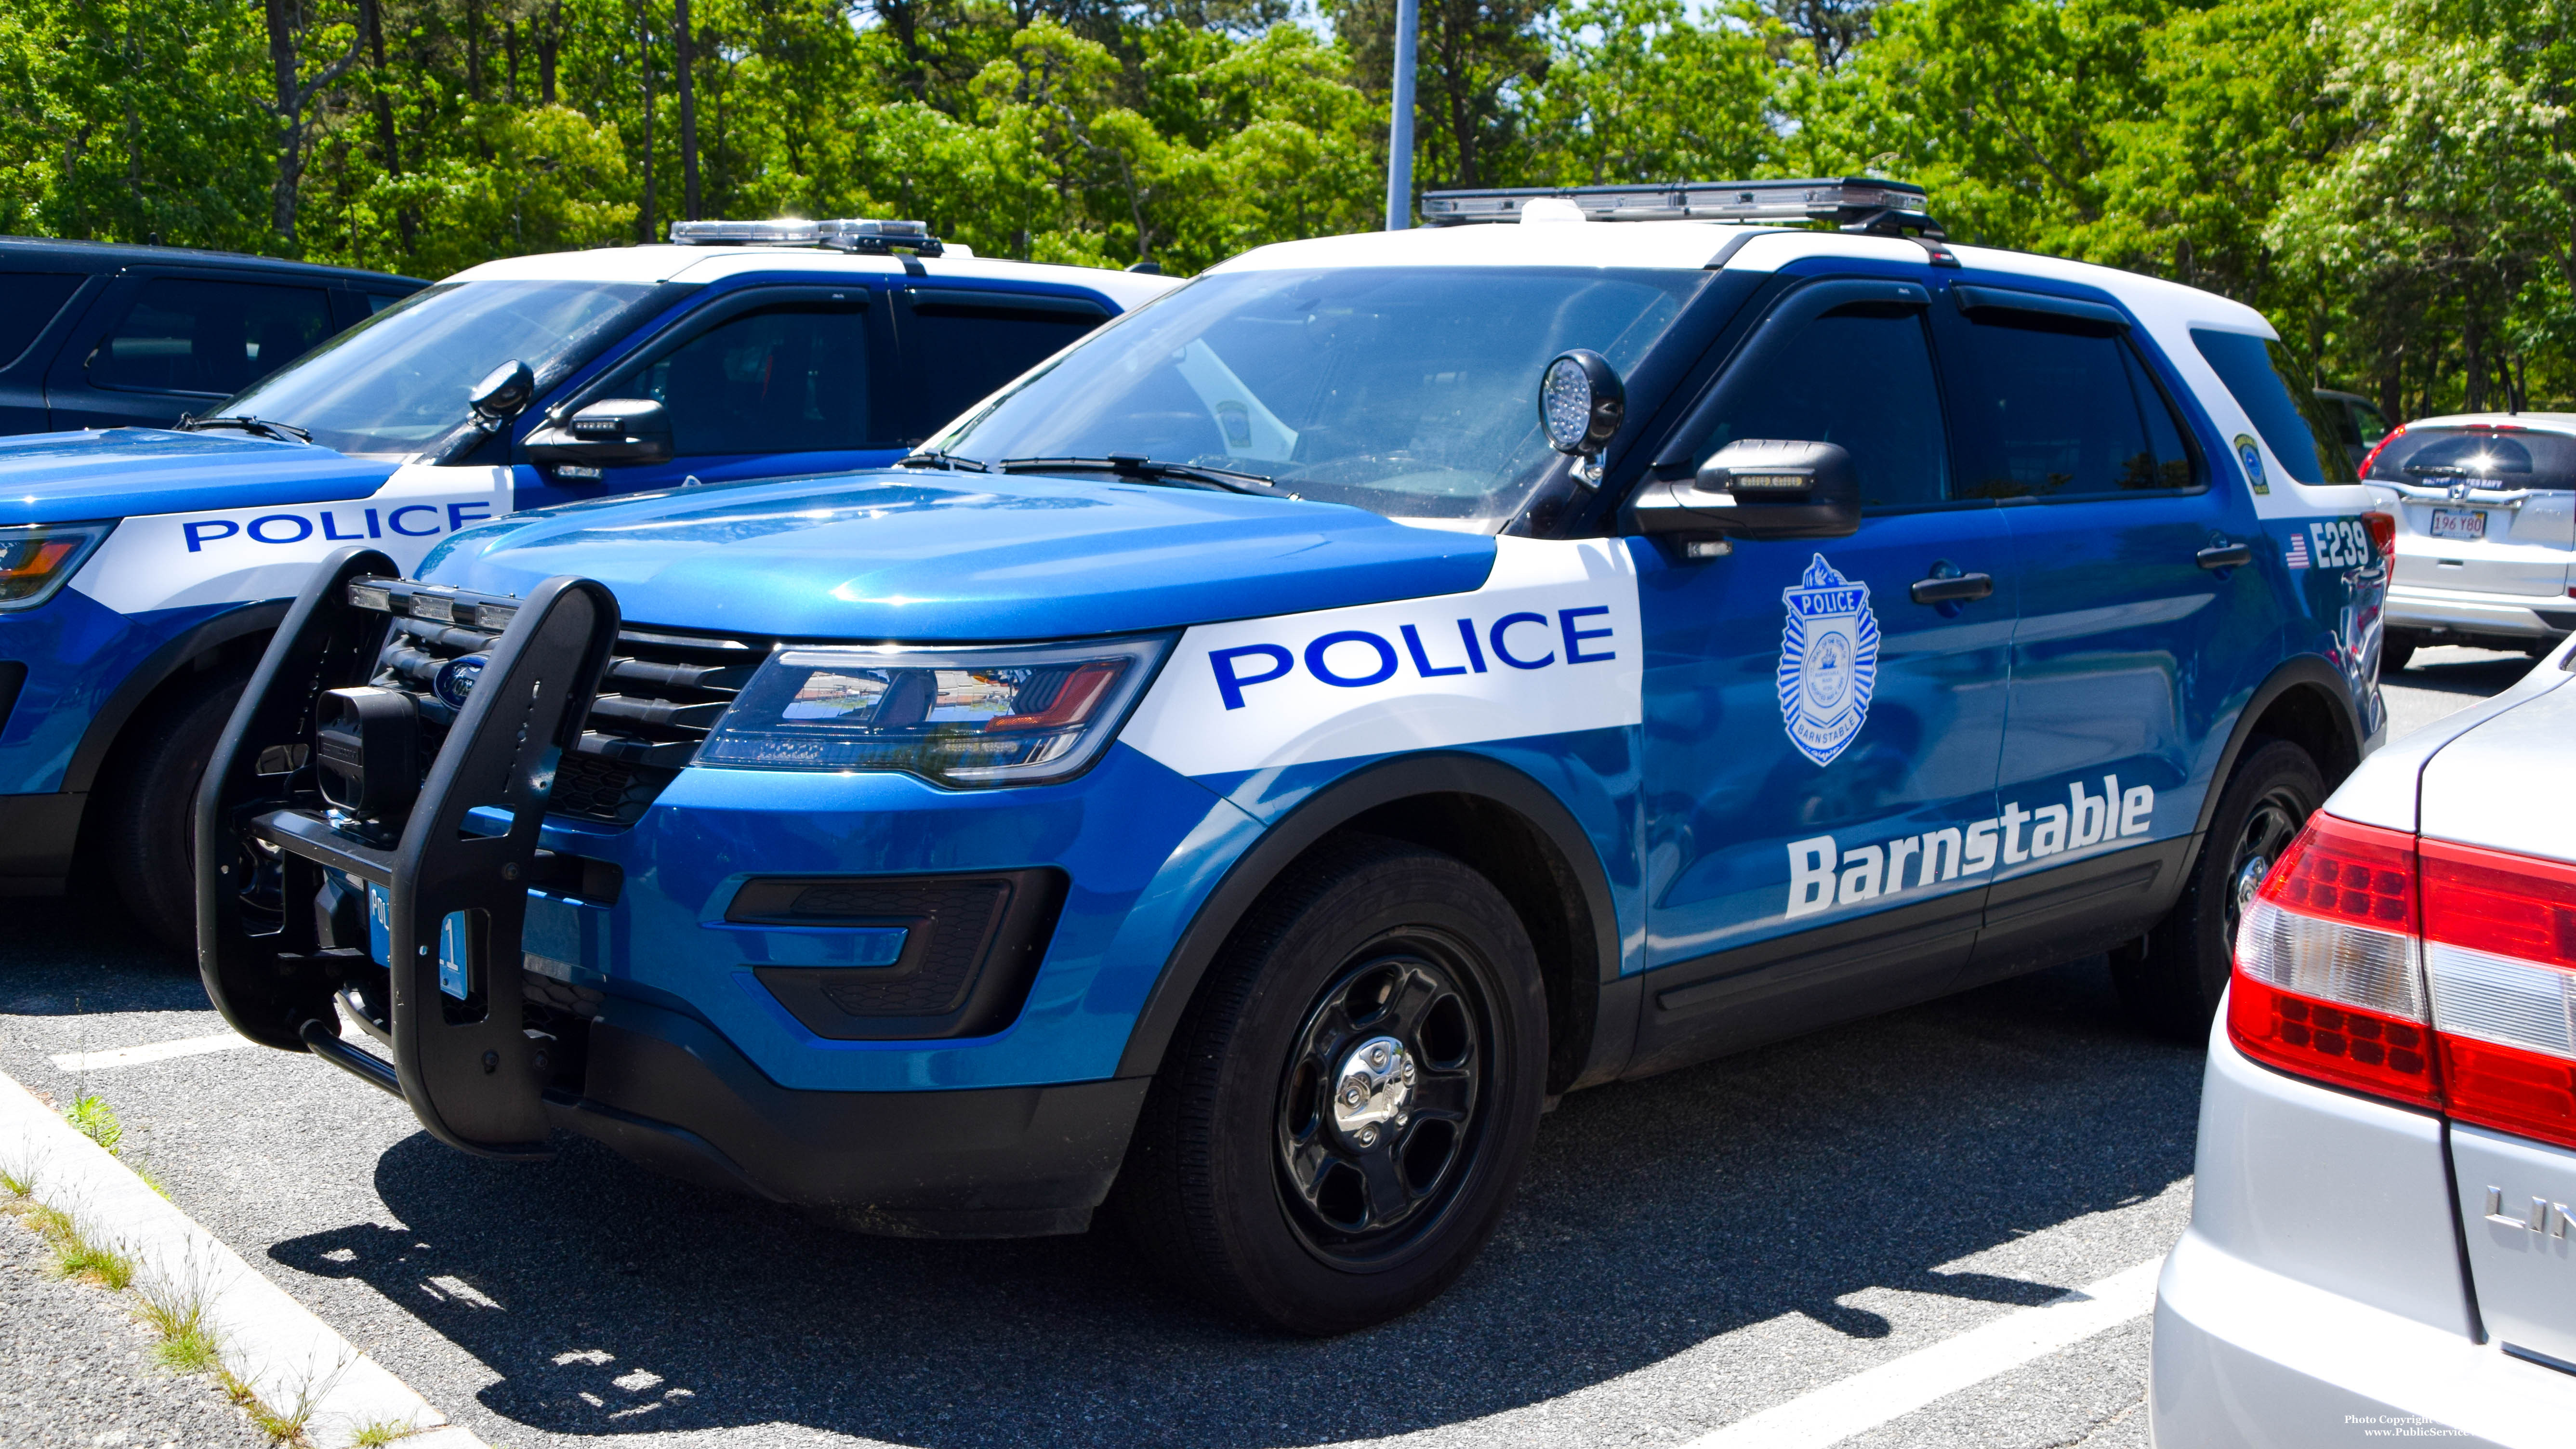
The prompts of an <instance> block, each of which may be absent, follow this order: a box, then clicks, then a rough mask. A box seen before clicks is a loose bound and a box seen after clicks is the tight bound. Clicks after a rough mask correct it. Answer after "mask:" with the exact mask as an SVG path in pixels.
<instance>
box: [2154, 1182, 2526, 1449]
mask: <svg viewBox="0 0 2576 1449" xmlns="http://www.w3.org/2000/svg"><path fill="white" fill-rule="evenodd" d="M2148 1403H2149V1410H2148V1412H2149V1415H2150V1419H2149V1422H2150V1432H2151V1437H2152V1439H2153V1440H2154V1442H2155V1443H2156V1445H2158V1446H2159V1449H2229V1446H2237V1445H2243V1446H2248V1449H2254V1446H2262V1449H2274V1446H2290V1445H2299V1446H2307V1445H2324V1444H2345V1443H2351V1444H2366V1443H2378V1442H2386V1441H2391V1440H2395V1441H2404V1440H2408V1439H2422V1440H2431V1441H2434V1442H2439V1443H2445V1444H2475V1445H2493V1446H2497V1449H2540V1446H2543V1445H2558V1444H2564V1443H2565V1442H2567V1424H2568V1423H2569V1421H2570V1419H2571V1417H2576V1375H2569V1374H2564V1373H2560V1372H2558V1371H2557V1370H2555V1369H2549V1368H2543V1367H2541V1366H2539V1365H2537V1364H2531V1363H2525V1362H2522V1361H2521V1360H2518V1359H2512V1358H2507V1357H2506V1356H2505V1355H2504V1353H2503V1352H2502V1351H2501V1350H2499V1349H2498V1348H2496V1347H2495V1346H2494V1345H2493V1344H2479V1343H2475V1342H2472V1341H2470V1340H2469V1339H2468V1338H2466V1337H2464V1336H2462V1335H2460V1334H2456V1333H2452V1332H2449V1331H2447V1330H2445V1329H2441V1328H2436V1327H2434V1326H2432V1325H2430V1324H2426V1323H2421V1322H2418V1321H2416V1320H2415V1319H2412V1318H2409V1317H2406V1316H2405V1315H2403V1314H2398V1313H2391V1312H2388V1311H2387V1310H2385V1309H2381V1308H2376V1307H2373V1306H2371V1305H2369V1304H2367V1303H2361V1302H2358V1301H2356V1300H2354V1299H2351V1298H2348V1297H2345V1296H2343V1295H2342V1294H2339V1293H2333V1292H2329V1291H2327V1290H2325V1289H2321V1288H2318V1287H2315V1286H2314V1285H2311V1284H2307V1283H2302V1282H2300V1281H2298V1280H2296V1279H2293V1278H2288V1277H2285V1276H2283V1275H2281V1274H2278V1273H2274V1272H2271V1271H2268V1270H2266V1269H2264V1268H2261V1267H2258V1266H2257V1265H2255V1264H2253V1263H2249V1262H2246V1261H2244V1260H2243V1259H2241V1258H2237V1257H2234V1256H2232V1255H2230V1254H2228V1253H2227V1252H2225V1251H2224V1250H2222V1249H2220V1248H2219V1247H2217V1246H2216V1245H2214V1244H2213V1243H2211V1242H2210V1241H2209V1240H2208V1239H2207V1238H2205V1237H2203V1236H2202V1235H2201V1234H2200V1233H2199V1232H2197V1231H2194V1232H2190V1233H2186V1234H2184V1236H2183V1240H2182V1242H2181V1243H2180V1244H2178V1245H2177V1246H2176V1247H2175V1248H2174V1251H2173V1255H2172V1256H2171V1257H2169V1258H2167V1259H2166V1260H2165V1269H2164V1275H2163V1277H2162V1279H2161V1280H2160V1282H2159V1283H2158V1285H2157V1290H2156V1326H2155V1350H2154V1368H2153V1371H2152V1385H2151V1388H2150V1391H2149V1400H2148Z"/></svg>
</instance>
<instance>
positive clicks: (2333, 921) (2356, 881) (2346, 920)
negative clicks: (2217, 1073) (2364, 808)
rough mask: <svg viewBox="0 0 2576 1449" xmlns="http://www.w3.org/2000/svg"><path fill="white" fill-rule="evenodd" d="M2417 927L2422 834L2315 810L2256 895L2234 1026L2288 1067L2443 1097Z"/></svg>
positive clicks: (2266, 1057) (2231, 1017)
mask: <svg viewBox="0 0 2576 1449" xmlns="http://www.w3.org/2000/svg"><path fill="white" fill-rule="evenodd" d="M2416 925H2417V913H2416V908H2415V838H2414V837H2413V836H2411V835H2406V834H2402V833H2400V832H2397V831H2393V830H2381V829H2378V828H2376V827H2373V826H2368V825H2356V824H2353V823H2352V822H2350V821H2347V820H2338V819H2336V818H2334V817H2333V816H2331V815H2324V814H2319V815H2316V816H2314V817H2312V818H2311V819H2310V820H2309V822H2308V826H2307V828H2306V829H2305V830H2303V831H2301V832H2300V833H2299V838H2298V839H2297V840H2294V841H2292V842H2291V843H2290V848H2289V849H2288V850H2286V851H2284V852H2283V853H2282V855H2281V859H2280V860H2279V861H2278V862H2277V863H2275V864H2274V865H2273V867H2272V870H2271V873H2270V874H2269V875H2267V876H2265V877H2264V878H2263V884H2262V887H2261V889H2259V890H2258V891H2256V893H2255V896H2254V899H2253V900H2252V901H2249V902H2247V903H2246V907H2245V917H2244V920H2243V922H2242V923H2241V924H2240V925H2239V926H2238V928H2237V933H2236V975H2235V981H2234V989H2233V990H2232V991H2230V992H2229V993H2228V1007H2227V1031H2228V1035H2229V1036H2230V1037H2232V1038H2233V1039H2234V1040H2235V1042H2236V1045H2237V1048H2238V1050H2240V1051H2243V1052H2244V1053H2245V1054H2246V1055H2247V1056H2250V1057H2253V1058H2254V1059H2256V1060H2257V1061H2262V1062H2267V1063H2270V1064H2271V1065H2273V1066H2276V1067H2279V1068H2281V1069H2282V1070H2284V1071H2289V1072H2295V1073H2297V1074H2299V1075H2301V1076H2307V1077H2318V1078H2322V1079H2324V1080H2326V1081H2330V1082H2334V1083H2336V1084H2338V1085H2341V1086H2347V1087H2352V1088H2355V1089H2357V1090H2359V1091H2364V1092H2368V1093H2371V1094H2373V1095H2374V1096H2385V1097H2394V1098H2397V1099H2399V1100H2401V1101H2405V1102H2411V1103H2414V1104H2415V1105H2417V1106H2425V1107H2435V1106H2439V1105H2440V1104H2441V1092H2440V1087H2439V1083H2438V1082H2437V1081H2436V1079H2435V1077H2434V1065H2433V1047H2432V1041H2431V1036H2432V1033H2431V1031H2430V1029H2429V1025H2428V1022H2427V1013H2426V1011H2425V1002H2424V988H2423V980H2424V976H2423V969H2422V964H2421V962H2422V957H2421V954H2420V952H2419V949H2418V943H2417V941H2416Z"/></svg>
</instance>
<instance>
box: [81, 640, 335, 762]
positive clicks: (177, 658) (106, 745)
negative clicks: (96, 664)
mask: <svg viewBox="0 0 2576 1449" xmlns="http://www.w3.org/2000/svg"><path fill="white" fill-rule="evenodd" d="M287 603H288V601H287V600H284V599H272V600H269V601H267V602H265V603H258V604H245V605H243V606H242V607H240V608H238V609H228V610H226V611H224V612H223V613H220V614H217V615H216V616H214V617H213V618H211V619H206V620H203V621H201V622H199V623H197V624H196V625H194V626H193V627H191V628H189V629H187V630H185V631H183V632H181V633H179V634H177V635H175V636H173V637H171V638H170V639H168V640H165V641H164V642H163V643H162V645H161V647H160V648H158V649H155V650H153V651H152V652H151V653H150V654H148V655H145V656H144V659H143V662H142V663H141V664H139V665H136V666H135V667H134V669H133V670H132V671H131V672H129V673H128V674H127V675H126V676H125V678H124V679H122V680H120V681H118V683H117V686H116V688H115V689H113V690H111V691H109V693H108V696H107V699H106V701H105V702H104V703H102V704H101V705H100V706H99V709H98V713H97V715H95V716H94V717H92V718H91V720H90V722H89V728H88V729H86V730H84V731H83V732H82V733H81V742H80V745H79V747H78V748H77V749H74V750H73V751H72V758H71V763H70V764H69V765H68V766H66V767H65V768H64V771H63V784H62V788H63V790H64V791H65V792H67V793H72V794H84V793H87V792H88V791H89V790H91V789H92V788H94V787H95V786H96V785H97V783H98V776H99V771H100V770H101V769H102V768H103V767H104V766H105V765H106V764H107V762H108V760H109V759H110V758H111V757H112V756H113V755H114V754H115V753H116V747H117V746H118V745H119V744H120V743H122V742H123V740H124V738H125V732H126V730H127V728H128V727H129V726H131V725H132V724H133V723H134V722H135V720H136V719H137V718H138V717H140V716H142V715H143V712H144V706H145V705H147V704H148V703H150V702H151V701H152V699H153V698H154V697H155V696H156V695H159V694H160V693H162V691H164V690H166V689H170V688H173V687H184V686H185V685H186V684H187V682H188V681H189V680H190V679H192V678H194V677H195V676H196V675H198V674H200V673H202V672H204V671H206V670H209V669H219V668H223V667H225V666H226V665H230V664H241V665H245V666H247V665H250V664H254V663H257V662H258V660H259V656H260V653H261V651H262V650H264V649H266V648H267V647H268V636H269V635H271V634H274V633H276V632H277V626H278V624H279V622H280V621H282V620H284V619H285V618H286V608H287Z"/></svg>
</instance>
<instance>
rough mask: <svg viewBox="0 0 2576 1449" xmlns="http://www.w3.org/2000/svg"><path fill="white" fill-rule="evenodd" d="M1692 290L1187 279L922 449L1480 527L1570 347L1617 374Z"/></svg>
mask: <svg viewBox="0 0 2576 1449" xmlns="http://www.w3.org/2000/svg"><path fill="white" fill-rule="evenodd" d="M1704 280H1705V274H1703V273H1700V272H1675V271H1613V270H1608V269H1605V268H1598V267H1564V268H1548V269H1535V268H1533V269H1515V270H1511V271H1503V270H1499V269H1496V268H1492V267H1456V268H1426V267H1378V268H1358V267H1354V268H1347V269H1336V270H1320V271H1316V270H1309V271H1251V272H1231V273H1218V274H1216V275H1213V276H1208V277H1202V278H1200V279H1199V280H1198V281H1195V282H1192V283H1191V284H1190V285H1188V286H1187V287H1184V288H1182V289H1181V290H1179V291H1177V292H1174V293H1172V294H1170V295H1169V296H1167V297H1165V298H1163V299H1161V300H1160V301H1157V302H1156V303H1154V304H1153V305H1152V306H1149V307H1146V308H1143V309H1141V310H1139V311H1137V312H1135V313H1132V314H1130V315H1129V316H1127V317H1125V318H1122V319H1120V320H1119V321H1117V322H1115V323H1112V324H1111V325H1110V326H1108V327H1105V328H1103V329H1101V330H1100V331H1099V332H1096V333H1094V334H1093V335H1092V336H1091V337H1090V338H1089V339H1088V340H1086V341H1084V342H1082V343H1080V344H1079V345H1077V346H1075V347H1073V348H1072V349H1070V350H1068V351H1066V352H1064V353H1061V354H1059V355H1058V356H1057V357H1056V358H1055V360H1054V361H1053V362H1051V363H1049V364H1048V365H1046V366H1045V367H1043V368H1041V369H1039V370H1038V371H1036V372H1033V373H1030V374H1029V375H1027V376H1025V377H1023V378H1021V379H1020V380H1019V382H1017V383H1016V384H1014V385H1013V386H1011V387H1010V388H1007V389H1005V390H1004V391H1003V392H1001V393H1000V394H997V395H996V396H995V398H994V399H993V400H992V401H990V402H988V403H987V404H986V405H985V406H984V407H983V408H982V409H981V410H980V411H977V412H974V413H970V414H968V415H967V416H966V417H964V418H961V419H959V420H958V421H957V422H955V423H952V424H950V425H949V428H948V430H947V432H946V433H945V434H944V435H943V436H941V437H938V438H934V439H932V440H931V442H930V444H929V445H928V446H930V447H932V448H934V449H937V450H939V451H942V452H945V453H948V454H950V455H952V456H955V457H960V458H971V459H974V460H977V461H979V462H984V463H988V464H989V463H1000V462H1004V461H1007V460H1009V459H1014V458H1099V457H1105V456H1107V455H1109V454H1112V453H1118V454H1138V455H1142V456H1144V457H1147V458H1151V459H1154V460H1156V461H1159V462H1170V463H1194V464H1198V465H1200V466H1203V467H1215V468H1226V469H1232V470H1234V471H1237V472H1243V473H1253V474H1258V475H1260V476H1262V477H1265V478H1269V479H1271V480H1273V481H1274V482H1276V483H1277V484H1278V485H1279V487H1280V488H1281V489H1282V490H1283V491H1286V492H1290V493H1294V494H1296V495H1298V496H1300V497H1304V498H1315V499H1323V500H1328V501H1331V502H1336V503H1351V504H1356V505H1358V506H1359V507H1362V508H1366V509H1370V510H1373V511H1375V512H1378V513H1382V514H1385V515H1387V516H1388V517H1391V518H1403V519H1414V520H1420V521H1429V522H1446V523H1448V524H1449V525H1450V526H1452V527H1462V526H1463V527H1476V528H1484V529H1491V528H1497V527H1500V526H1501V525H1502V524H1503V523H1505V522H1507V521H1509V520H1510V519H1511V518H1512V517H1514V516H1515V515H1516V514H1517V513H1518V512H1519V511H1520V508H1521V505H1522V504H1523V503H1524V502H1525V501H1526V500H1527V499H1528V497H1529V495H1530V493H1531V491H1532V490H1533V489H1535V488H1536V487H1537V486H1538V484H1539V483H1540V481H1541V480H1542V479H1543V478H1544V477H1545V476H1546V475H1547V473H1548V471H1549V470H1550V468H1551V467H1553V466H1555V465H1557V464H1558V463H1559V462H1560V461H1561V459H1560V457H1559V455H1558V454H1556V453H1554V452H1553V451H1551V450H1550V449H1549V448H1548V445H1547V442H1546V439H1545V438H1544V436H1543V435H1542V434H1541V433H1540V430H1539V415H1538V386H1539V374H1540V373H1541V372H1542V371H1543V370H1544V369H1545V368H1546V366H1547V364H1548V362H1549V360H1550V359H1552V358H1554V357H1555V356H1556V355H1557V354H1558V353H1560V352H1563V351H1565V350H1566V349H1567V348H1570V347H1589V348H1592V349H1593V350H1595V351H1597V352H1600V353H1601V354H1602V355H1604V356H1606V357H1608V358H1609V359H1610V363H1611V365H1612V366H1613V367H1616V368H1618V369H1619V370H1620V371H1621V372H1622V373H1626V372H1629V371H1631V370H1632V369H1633V368H1634V367H1635V366H1636V364H1637V361H1638V359H1639V358H1641V357H1643V356H1644V355H1645V352H1646V349H1647V348H1648V347H1649V346H1650V345H1651V344H1652V343H1653V342H1654V340H1655V339H1656V338H1657V337H1658V336H1660V335H1661V334H1662V332H1663V330H1664V329H1665V328H1666V327H1667V326H1668V325H1670V324H1671V322H1672V320H1673V318H1674V317H1675V315H1677V314H1678V313H1679V312H1680V311H1681V308H1682V304H1683V303H1684V302H1686V301H1687V300H1688V299H1689V297H1690V295H1691V293H1692V292H1693V291H1694V290H1695V289H1697V288H1698V287H1699V286H1700V285H1701V284H1702V282H1703V281H1704Z"/></svg>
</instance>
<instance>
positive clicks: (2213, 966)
mask: <svg viewBox="0 0 2576 1449" xmlns="http://www.w3.org/2000/svg"><path fill="white" fill-rule="evenodd" d="M2325 798H2326V782H2325V776H2324V775H2323V774H2321V773H2319V771H2318V770H2317V763H2316V761H2315V760H2313V759H2311V758H2309V756H2308V752H2307V751H2306V750H2303V749H2301V748H2299V747H2298V746H2297V745H2294V744H2291V743H2290V742H2289V741H2287V740H2274V739H2263V738H2260V737H2258V738H2256V739H2254V740H2251V741H2248V742H2247V745H2246V750H2245V756H2244V758H2243V759H2242V760H2240V761H2239V762H2238V763H2237V766H2236V772H2235V773H2234V774H2232V775H2230V776H2228V779H2227V789H2226V792H2225V793H2224V794H2222V795H2220V796H2219V799H2218V813H2217V815H2216V816H2215V817H2214V818H2212V819H2211V821H2210V822H2209V835H2208V837H2207V838H2206V839H2204V840H2203V841H2202V842H2201V847H2200V858H2199V859H2197V860H2195V861H2193V862H2192V866H2191V876H2190V879H2189V880H2187V881H2186V882H2185V883H2184V885H2183V892H2182V899H2181V900H2180V901H2178V902H2176V903H2175V904H2174V908H2173V910H2172V911H2171V912H2169V913H2167V915H2166V916H2165V918H2164V919H2163V920H2161V921H2159V922H2157V923H2156V926H2155V929H2154V930H2152V931H2150V932H2148V933H2147V946H2146V950H2145V951H2144V952H2142V953H2136V954H2130V953H2123V954H2120V955H2115V956H2114V957H2113V958H2112V963H2111V979H2112V981H2113V983H2114V984H2115V985H2117V986H2118V987H2119V991H2120V997H2121V1000H2123V1001H2124V1002H2126V1003H2127V1004H2128V1006H2129V1009H2130V1010H2131V1011H2133V1012H2135V1013H2136V1014H2137V1015H2138V1016H2139V1017H2140V1018H2141V1019H2143V1020H2144V1021H2146V1022H2147V1023H2148V1024H2149V1025H2150V1026H2153V1027H2154V1028H2156V1029H2157V1030H2158V1031H2161V1032H2163V1033H2165V1034H2166V1035H2169V1036H2173V1037H2178V1038H2180V1039H2182V1040H2185V1041H2195V1042H2196V1041H2198V1040H2200V1039H2201V1038H2202V1037H2205V1036H2207V1035H2208V1034H2209V1019H2210V1017H2211V1016H2213V1015H2215V1014H2216V1013H2217V1010H2218V998H2219V995H2220V994H2221V993H2222V992H2224V991H2226V989H2227V973H2228V967H2229V965H2230V963H2231V961H2232V959H2233V957H2234V954H2235V947H2236V926H2237V922H2238V921H2240V920H2241V919H2243V917H2244V913H2245V907H2246V904H2247V903H2248V902H2250V901H2252V900H2253V899H2254V888H2255V887H2257V886H2259V885H2261V884H2262V883H2263V877H2264V876H2265V875H2267V874H2269V873H2270V872H2271V869H2272V863H2273V862H2274V861H2276V860H2279V859H2280V858H2281V852H2282V851H2283V850H2285V849H2287V848H2288V847H2289V844H2290V841H2291V840H2292V839H2293V838H2294V837H2296V836H2297V835H2298V833H2299V830H2300V828H2301V827H2302V826H2304V825H2306V824H2307V823H2308V817H2309V816H2310V815H2313V814H2315V813H2316V809H2317V807H2318V806H2319V805H2322V804H2324V803H2325Z"/></svg>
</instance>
